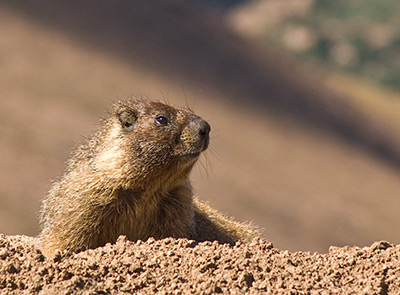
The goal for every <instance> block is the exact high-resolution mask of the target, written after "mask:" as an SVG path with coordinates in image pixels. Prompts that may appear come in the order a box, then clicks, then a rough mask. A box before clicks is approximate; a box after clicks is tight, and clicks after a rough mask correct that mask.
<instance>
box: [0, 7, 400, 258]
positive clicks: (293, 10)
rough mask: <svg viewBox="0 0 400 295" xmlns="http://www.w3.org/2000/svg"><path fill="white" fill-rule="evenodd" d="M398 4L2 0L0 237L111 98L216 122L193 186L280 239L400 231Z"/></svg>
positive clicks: (394, 235) (355, 240) (325, 243)
mask: <svg viewBox="0 0 400 295" xmlns="http://www.w3.org/2000/svg"><path fill="white" fill-rule="evenodd" d="M399 14H400V2H399V1H397V0H382V1H350V2H349V1H344V0H337V1H320V0H292V1H279V0H248V1H244V0H231V1H222V0H209V1H200V0H198V1H195V0H192V1H184V0H167V1H165V0H152V1H133V0H130V1H128V0H114V1H106V0H98V1H96V2H95V3H94V2H93V1H88V0H79V1H78V0H70V1H64V2H60V1H50V0H40V1H39V0H32V1H22V0H0V233H4V234H26V235H36V234H37V233H38V232H39V225H38V212H39V208H40V200H41V199H42V198H43V197H44V196H45V194H46V192H47V191H48V189H49V188H50V185H51V180H54V179H56V178H57V177H60V176H61V175H62V173H63V169H64V162H65V161H66V160H67V158H68V157H69V152H70V151H71V149H72V148H73V147H74V145H76V144H77V143H79V142H80V141H82V139H83V137H84V136H87V135H89V134H91V133H92V132H93V131H94V130H96V126H97V122H98V119H99V118H101V117H104V116H105V110H106V109H108V108H109V107H110V105H111V104H112V102H113V101H115V100H118V99H120V98H125V97H128V96H132V95H136V96H145V97H148V98H151V99H153V100H159V99H161V100H164V101H168V102H170V103H173V104H178V105H189V106H191V107H192V108H193V109H194V110H195V111H196V112H197V113H198V114H199V115H201V116H202V117H203V118H205V119H206V120H208V121H209V123H210V124H211V126H212V133H211V148H210V150H209V151H207V153H206V155H205V156H203V158H202V159H201V160H200V163H199V164H198V165H197V166H196V167H195V169H194V171H193V174H192V180H193V186H194V188H195V190H196V193H197V194H198V195H199V196H200V197H201V198H202V199H205V200H208V201H209V202H211V204H213V206H214V207H216V208H218V209H219V210H221V211H223V212H226V213H228V214H229V215H232V216H234V217H235V218H236V219H239V220H242V221H246V220H247V221H252V222H253V223H254V224H256V225H258V226H260V227H261V228H263V236H264V238H266V239H267V240H269V241H271V242H272V243H273V244H274V245H275V247H277V248H281V249H288V250H291V251H297V250H304V251H319V252H327V251H328V248H329V246H330V245H336V246H344V245H351V246H354V245H357V246H360V247H362V246H366V245H370V244H371V243H372V242H374V241H377V240H388V241H390V242H392V243H400V214H399V212H400V30H399V28H400V17H399Z"/></svg>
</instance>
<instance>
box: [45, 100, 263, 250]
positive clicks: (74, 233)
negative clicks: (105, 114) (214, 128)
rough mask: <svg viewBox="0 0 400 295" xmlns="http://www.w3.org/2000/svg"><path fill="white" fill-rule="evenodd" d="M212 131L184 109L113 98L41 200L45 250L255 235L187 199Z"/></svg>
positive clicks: (222, 239) (225, 240)
mask: <svg viewBox="0 0 400 295" xmlns="http://www.w3.org/2000/svg"><path fill="white" fill-rule="evenodd" d="M210 129H211V128H210V125H209V124H208V123H207V122H206V121H205V120H203V119H202V118H201V117H199V116H197V115H196V114H194V113H193V112H192V111H191V110H189V109H186V108H178V107H174V106H171V105H168V104H164V103H161V102H153V101H149V100H146V99H142V98H131V99H127V100H124V101H119V102H117V103H115V104H114V108H113V110H112V112H111V116H110V117H109V118H108V119H105V120H103V121H102V123H101V126H100V129H99V131H98V132H97V133H96V134H95V135H94V136H93V137H91V138H89V139H88V140H87V141H86V142H85V143H84V144H82V145H80V146H78V147H77V149H76V150H75V151H74V153H73V154H72V157H71V158H70V160H68V162H67V168H66V171H65V173H64V175H63V176H62V177H61V179H59V180H58V181H56V182H54V184H53V185H52V187H51V189H50V191H49V193H48V195H47V197H46V198H45V199H44V200H43V204H42V209H41V218H40V219H41V220H40V221H41V226H42V232H41V234H40V235H39V244H40V248H41V249H42V251H43V253H44V254H45V255H46V256H52V255H53V254H54V252H55V251H56V249H60V250H69V251H75V252H76V251H81V250H85V249H89V248H95V247H99V246H103V245H105V244H106V243H108V242H111V243H113V242H115V241H116V240H117V238H118V236H119V235H125V236H126V237H127V239H129V240H131V241H136V240H139V239H140V240H147V239H148V238H149V237H154V238H156V239H161V238H165V237H175V238H188V239H193V240H196V241H207V240H208V241H214V240H217V241H219V242H221V243H230V244H234V243H235V242H236V241H238V240H241V241H249V240H251V239H252V238H254V237H256V236H258V232H257V230H256V229H254V228H253V227H252V226H250V225H248V224H244V223H239V222H237V221H234V220H232V219H230V218H228V217H225V216H224V215H222V214H221V213H218V212H217V211H215V210H214V209H212V208H210V207H209V206H208V205H207V204H205V203H203V202H201V201H200V200H198V199H197V198H196V197H194V196H193V191H192V187H191V185H190V181H189V173H190V171H191V169H192V167H193V165H194V164H195V162H196V161H197V159H198V158H199V156H200V154H201V153H202V152H203V151H205V150H206V149H207V147H208V144H209V132H210Z"/></svg>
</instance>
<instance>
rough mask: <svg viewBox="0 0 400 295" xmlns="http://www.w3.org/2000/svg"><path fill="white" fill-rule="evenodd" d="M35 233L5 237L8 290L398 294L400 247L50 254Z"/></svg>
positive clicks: (0, 279)
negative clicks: (37, 246) (321, 251)
mask: <svg viewBox="0 0 400 295" xmlns="http://www.w3.org/2000/svg"><path fill="white" fill-rule="evenodd" d="M33 241H34V239H33V238H30V237H26V236H5V235H0V290H1V291H0V294H58V295H61V294H126V293H135V294H153V293H158V294H214V293H224V294H245V293H246V294H272V293H273V294H396V293H398V291H399V290H400V259H399V255H400V245H392V244H390V243H388V242H376V243H374V244H373V245H372V246H370V247H364V248H358V247H343V248H338V247H331V248H330V249H329V253H327V254H319V253H309V252H289V251H283V250H279V249H275V248H274V247H273V245H272V244H271V243H269V242H267V241H264V240H261V239H260V240H254V241H253V242H251V243H246V244H243V243H237V244H236V245H235V246H234V247H231V246H229V245H220V244H218V243H216V242H214V243H211V242H205V243H199V244H198V243H195V242H194V241H190V240H186V239H172V238H168V239H164V240H159V241H156V240H154V239H149V240H148V241H146V242H143V241H137V242H130V241H127V240H126V239H125V237H120V238H119V239H118V241H117V242H116V243H115V244H107V245H105V246H104V247H100V248H97V249H94V250H88V251H84V252H81V253H78V254H66V253H61V252H58V253H57V254H56V255H55V257H54V258H52V259H45V257H44V256H43V255H42V254H41V252H40V251H39V250H36V249H35V248H34V246H33Z"/></svg>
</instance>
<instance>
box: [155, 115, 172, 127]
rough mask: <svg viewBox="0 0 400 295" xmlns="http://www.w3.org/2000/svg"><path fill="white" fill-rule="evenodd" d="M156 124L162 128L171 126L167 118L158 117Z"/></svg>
mask: <svg viewBox="0 0 400 295" xmlns="http://www.w3.org/2000/svg"><path fill="white" fill-rule="evenodd" d="M155 121H156V124H157V125H160V126H167V125H169V120H168V119H167V118H166V117H165V116H161V115H160V116H157V117H156V119H155Z"/></svg>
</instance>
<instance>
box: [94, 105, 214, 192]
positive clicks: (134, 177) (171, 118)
mask: <svg viewBox="0 0 400 295" xmlns="http://www.w3.org/2000/svg"><path fill="white" fill-rule="evenodd" d="M105 122H106V123H105V124H106V127H107V128H106V129H105V131H104V133H103V134H102V135H101V138H102V142H101V143H100V145H99V146H100V149H99V150H98V151H97V153H96V154H97V155H96V159H95V161H94V162H93V163H95V165H96V166H97V167H96V168H97V169H99V170H102V172H103V173H106V174H107V175H108V176H109V177H112V178H115V179H120V180H121V181H122V182H123V181H128V182H132V181H133V182H134V183H135V186H137V185H139V184H140V182H142V183H143V184H144V183H146V182H147V181H150V182H151V183H152V184H155V182H157V181H156V180H159V181H160V182H165V181H167V182H176V181H187V177H186V176H187V175H188V173H189V172H190V170H191V168H192V167H193V165H194V163H195V162H196V160H197V159H198V158H199V156H200V154H201V152H203V151H205V150H206V149H207V147H208V144H209V133H210V129H211V128H210V125H209V124H208V123H207V122H206V121H205V120H203V119H202V118H201V117H199V116H197V115H196V114H194V113H193V112H192V111H191V110H189V109H184V108H177V107H173V106H170V105H167V104H164V103H161V102H152V101H148V100H144V99H137V98H133V99H129V100H124V101H120V102H117V103H116V104H115V106H114V110H113V112H112V116H111V118H109V119H108V120H106V121H105ZM160 184H161V183H160Z"/></svg>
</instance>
